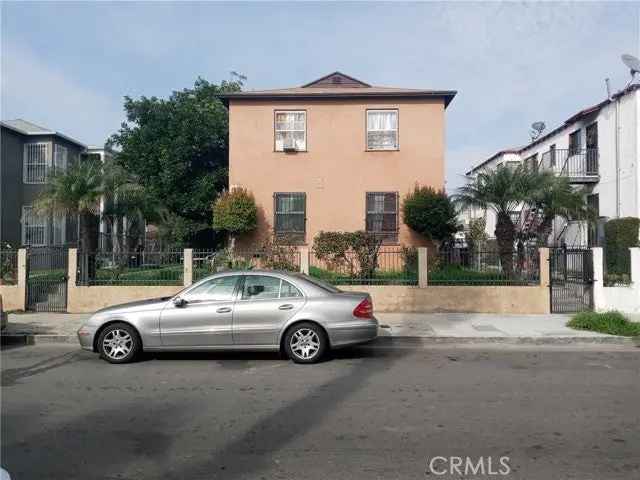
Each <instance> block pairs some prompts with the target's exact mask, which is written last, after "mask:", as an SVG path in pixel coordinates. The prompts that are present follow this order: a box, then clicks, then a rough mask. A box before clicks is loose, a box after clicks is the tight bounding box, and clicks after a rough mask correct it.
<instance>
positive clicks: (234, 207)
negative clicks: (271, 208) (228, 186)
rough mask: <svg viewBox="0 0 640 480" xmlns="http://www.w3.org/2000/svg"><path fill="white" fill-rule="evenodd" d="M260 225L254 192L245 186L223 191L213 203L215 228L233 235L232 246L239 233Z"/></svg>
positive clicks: (249, 230) (247, 231)
mask: <svg viewBox="0 0 640 480" xmlns="http://www.w3.org/2000/svg"><path fill="white" fill-rule="evenodd" d="M257 225H258V207H257V206H256V201H255V199H254V198H253V194H252V193H251V192H249V191H248V190H246V189H244V188H235V189H233V190H231V191H225V192H223V193H222V194H221V195H220V196H219V197H218V198H217V200H216V201H215V202H214V204H213V228H215V229H216V230H222V231H225V232H227V233H229V234H230V235H231V248H233V247H234V244H235V238H236V236H237V235H239V234H243V233H249V232H251V231H252V230H255V228H256V226H257Z"/></svg>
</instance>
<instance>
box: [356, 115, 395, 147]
mask: <svg viewBox="0 0 640 480" xmlns="http://www.w3.org/2000/svg"><path fill="white" fill-rule="evenodd" d="M378 112H395V114H396V129H395V132H396V145H395V148H372V147H370V146H369V113H378ZM374 131H376V132H389V131H391V130H374ZM364 145H365V151H366V152H397V151H399V150H400V109H399V108H367V109H365V113H364Z"/></svg>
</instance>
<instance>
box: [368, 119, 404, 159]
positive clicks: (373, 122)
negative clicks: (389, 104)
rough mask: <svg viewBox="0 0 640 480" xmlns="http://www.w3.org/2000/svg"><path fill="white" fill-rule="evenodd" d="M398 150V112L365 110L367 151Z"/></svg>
mask: <svg viewBox="0 0 640 480" xmlns="http://www.w3.org/2000/svg"><path fill="white" fill-rule="evenodd" d="M398 148H399V143H398V110H367V150H398Z"/></svg>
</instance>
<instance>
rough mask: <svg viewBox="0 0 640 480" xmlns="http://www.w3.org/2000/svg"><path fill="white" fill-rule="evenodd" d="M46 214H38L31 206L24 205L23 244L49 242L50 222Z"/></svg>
mask: <svg viewBox="0 0 640 480" xmlns="http://www.w3.org/2000/svg"><path fill="white" fill-rule="evenodd" d="M47 220H48V219H47V217H46V216H45V215H38V214H37V213H36V212H35V211H34V210H33V207H31V206H23V207H22V244H23V245H32V246H41V245H46V244H47V231H48V226H49V222H48V221H47Z"/></svg>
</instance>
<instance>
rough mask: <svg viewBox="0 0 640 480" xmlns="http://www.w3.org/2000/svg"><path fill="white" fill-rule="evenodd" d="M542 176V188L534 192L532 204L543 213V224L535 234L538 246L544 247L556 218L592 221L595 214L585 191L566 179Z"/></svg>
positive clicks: (541, 223) (544, 174)
mask: <svg viewBox="0 0 640 480" xmlns="http://www.w3.org/2000/svg"><path fill="white" fill-rule="evenodd" d="M540 176H541V179H540V186H541V187H540V188H538V189H537V190H536V191H535V192H534V194H533V196H532V198H531V199H530V204H531V206H532V207H533V208H535V209H536V210H537V211H538V212H541V222H540V224H539V226H538V228H537V229H536V232H535V234H536V241H537V243H538V245H541V246H543V245H546V243H547V239H548V238H549V235H550V234H551V230H552V227H553V220H554V218H556V217H561V218H564V219H565V220H587V221H592V220H593V216H594V212H592V211H591V209H589V207H588V206H587V205H586V203H585V201H584V191H583V189H575V188H573V187H572V186H571V184H570V183H569V180H568V179H567V178H566V177H559V176H555V175H553V174H550V173H543V174H540Z"/></svg>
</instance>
